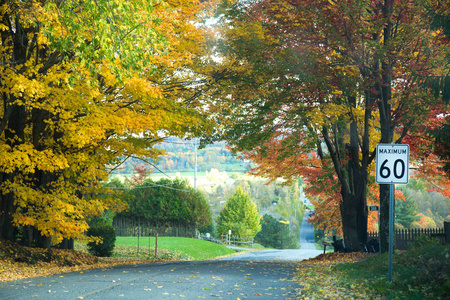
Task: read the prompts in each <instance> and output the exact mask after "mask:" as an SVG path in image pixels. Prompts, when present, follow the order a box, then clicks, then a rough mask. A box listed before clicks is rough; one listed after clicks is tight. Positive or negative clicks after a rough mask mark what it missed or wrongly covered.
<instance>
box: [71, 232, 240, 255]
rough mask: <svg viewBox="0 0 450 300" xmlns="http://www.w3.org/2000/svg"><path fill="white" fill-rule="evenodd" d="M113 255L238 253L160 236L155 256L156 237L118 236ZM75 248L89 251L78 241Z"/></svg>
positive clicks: (205, 242)
mask: <svg viewBox="0 0 450 300" xmlns="http://www.w3.org/2000/svg"><path fill="white" fill-rule="evenodd" d="M115 245H116V246H115V248H114V251H113V255H112V256H113V257H121V258H130V259H155V258H159V259H168V260H204V259H211V258H215V257H219V256H225V255H231V254H234V253H236V251H235V250H233V249H228V248H227V247H225V246H223V245H219V244H216V243H212V242H208V241H204V240H199V239H193V238H184V237H158V251H157V254H156V256H155V237H150V238H149V237H139V239H138V238H137V237H124V236H118V237H116V244H115ZM75 250H78V251H82V252H87V248H86V245H84V244H80V243H76V244H75Z"/></svg>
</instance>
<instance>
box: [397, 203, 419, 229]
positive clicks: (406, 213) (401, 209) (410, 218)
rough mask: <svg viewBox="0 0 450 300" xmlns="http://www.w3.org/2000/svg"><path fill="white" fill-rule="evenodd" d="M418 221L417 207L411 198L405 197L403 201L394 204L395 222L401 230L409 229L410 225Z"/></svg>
mask: <svg viewBox="0 0 450 300" xmlns="http://www.w3.org/2000/svg"><path fill="white" fill-rule="evenodd" d="M419 220H420V216H419V215H418V207H417V204H416V203H415V202H414V200H413V199H411V197H406V199H405V201H402V200H397V201H396V202H395V222H396V223H398V224H400V225H402V226H403V228H411V224H412V223H414V222H417V221H419Z"/></svg>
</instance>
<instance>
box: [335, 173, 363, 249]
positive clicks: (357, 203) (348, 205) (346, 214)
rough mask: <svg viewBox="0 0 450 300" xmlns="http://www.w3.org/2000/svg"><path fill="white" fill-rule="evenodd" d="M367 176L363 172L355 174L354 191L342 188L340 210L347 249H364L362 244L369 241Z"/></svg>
mask: <svg viewBox="0 0 450 300" xmlns="http://www.w3.org/2000/svg"><path fill="white" fill-rule="evenodd" d="M366 178H367V176H365V177H364V175H363V174H361V176H354V178H353V180H352V181H353V182H352V185H353V186H354V187H355V189H354V191H353V192H352V193H346V192H345V191H344V190H343V189H341V195H342V203H341V205H340V210H341V219H342V232H343V235H344V243H345V247H346V248H347V249H349V250H350V249H351V250H353V251H360V250H362V245H364V244H366V242H367V215H368V211H367V205H366V188H365V187H366V184H367V180H365V179H366Z"/></svg>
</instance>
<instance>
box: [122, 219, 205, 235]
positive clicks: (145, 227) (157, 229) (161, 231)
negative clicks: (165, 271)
mask: <svg viewBox="0 0 450 300" xmlns="http://www.w3.org/2000/svg"><path fill="white" fill-rule="evenodd" d="M113 227H114V228H115V229H116V235H117V236H138V235H139V236H154V235H155V234H156V233H158V235H159V236H176V237H190V238H192V237H197V228H196V227H195V226H194V225H192V224H188V223H186V222H170V221H166V222H161V221H153V220H149V219H146V218H128V217H123V216H116V217H114V220H113Z"/></svg>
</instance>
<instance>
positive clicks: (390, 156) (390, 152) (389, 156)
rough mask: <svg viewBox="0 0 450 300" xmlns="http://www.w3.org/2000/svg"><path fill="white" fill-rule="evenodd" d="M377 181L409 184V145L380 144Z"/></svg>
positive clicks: (378, 146) (377, 160) (378, 147)
mask: <svg viewBox="0 0 450 300" xmlns="http://www.w3.org/2000/svg"><path fill="white" fill-rule="evenodd" d="M376 157H377V159H376V169H377V173H376V182H377V183H381V184H397V183H399V184H407V183H408V180H409V172H408V171H409V145H403V144H378V145H377V156H376Z"/></svg>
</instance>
